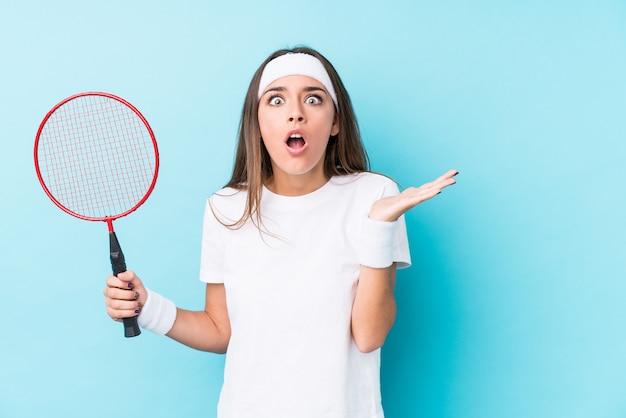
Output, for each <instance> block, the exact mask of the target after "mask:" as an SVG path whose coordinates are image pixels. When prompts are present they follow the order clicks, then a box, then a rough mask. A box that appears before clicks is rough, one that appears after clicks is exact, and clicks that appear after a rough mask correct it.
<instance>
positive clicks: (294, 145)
mask: <svg viewBox="0 0 626 418" xmlns="http://www.w3.org/2000/svg"><path fill="white" fill-rule="evenodd" d="M305 145H306V141H305V140H304V138H302V135H300V134H291V135H289V138H287V146H288V147H289V148H291V149H293V150H299V149H302V148H303V147H304V146H305Z"/></svg>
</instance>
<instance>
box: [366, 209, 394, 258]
mask: <svg viewBox="0 0 626 418" xmlns="http://www.w3.org/2000/svg"><path fill="white" fill-rule="evenodd" d="M395 226H396V222H385V221H375V220H373V219H370V218H369V217H368V218H366V219H365V220H364V221H363V225H361V238H360V240H359V253H358V261H359V264H361V265H363V266H367V267H373V268H385V267H389V266H390V265H391V264H392V263H393V247H392V243H393V232H394V228H395Z"/></svg>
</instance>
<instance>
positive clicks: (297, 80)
mask: <svg viewBox="0 0 626 418" xmlns="http://www.w3.org/2000/svg"><path fill="white" fill-rule="evenodd" d="M307 87H316V88H320V89H322V90H324V91H326V89H325V88H324V85H323V84H322V83H321V82H319V81H318V80H316V79H315V78H313V77H308V76H306V75H288V76H285V77H281V78H279V79H276V80H274V81H272V82H271V83H270V84H269V85H268V86H267V88H266V89H265V91H268V90H273V89H286V90H301V89H305V88H307Z"/></svg>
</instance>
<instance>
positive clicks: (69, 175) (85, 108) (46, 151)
mask: <svg viewBox="0 0 626 418" xmlns="http://www.w3.org/2000/svg"><path fill="white" fill-rule="evenodd" d="M38 159H39V167H40V168H39V169H40V172H41V176H42V180H43V182H44V183H45V185H46V187H47V188H48V190H49V192H50V193H51V194H52V196H54V198H55V199H56V200H57V201H58V202H59V203H60V204H61V205H63V206H64V207H65V208H67V209H68V210H70V211H72V212H74V213H77V214H79V215H81V216H85V217H89V218H105V217H112V216H116V215H119V214H122V213H125V212H127V211H129V210H131V209H132V208H133V207H135V206H136V205H137V204H138V203H139V202H140V201H141V200H142V199H143V198H144V196H146V194H147V193H148V192H149V190H150V188H151V186H152V184H153V182H154V179H155V175H156V168H157V167H156V164H157V152H156V147H155V144H154V141H153V139H152V136H151V133H150V132H149V130H148V128H147V127H146V124H145V123H144V121H143V119H142V118H140V117H139V116H138V115H137V114H136V113H135V112H134V111H133V110H132V109H131V108H129V107H128V106H126V105H125V104H123V103H121V102H118V101H117V100H114V99H111V98H109V97H103V96H82V97H79V98H77V99H74V100H70V101H69V102H67V103H65V104H64V105H62V106H60V107H59V108H58V109H56V110H55V112H54V113H53V114H52V115H50V117H49V119H48V121H47V122H46V124H45V126H44V127H43V130H42V132H41V134H40V139H39V147H38Z"/></svg>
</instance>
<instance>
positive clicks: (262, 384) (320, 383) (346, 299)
mask: <svg viewBox="0 0 626 418" xmlns="http://www.w3.org/2000/svg"><path fill="white" fill-rule="evenodd" d="M397 193H398V188H397V186H396V184H395V183H394V182H393V181H392V180H390V179H388V178H387V177H385V176H382V175H379V174H374V173H359V174H352V175H346V176H336V177H333V178H332V179H330V180H329V181H328V182H327V183H326V184H325V185H324V186H322V187H321V188H320V189H318V190H316V191H314V192H312V193H310V194H307V195H304V196H295V197H293V196H292V197H287V196H281V195H277V194H275V193H272V192H270V191H269V190H268V189H266V188H264V189H263V195H262V200H261V213H262V215H263V223H264V226H265V227H266V228H267V230H269V232H270V233H271V234H272V235H268V234H261V233H260V232H259V230H258V229H257V227H256V226H255V225H254V224H253V222H252V221H248V222H247V223H246V224H245V225H244V226H243V227H242V228H240V229H229V228H227V227H225V226H224V225H222V224H221V223H220V222H219V221H218V220H217V219H216V216H218V217H219V219H220V220H222V221H223V222H226V223H229V222H230V223H232V222H233V221H236V220H238V219H239V218H240V217H241V214H242V213H243V211H244V205H245V200H246V192H245V191H237V190H234V189H230V188H226V189H222V190H221V191H219V192H218V193H216V194H214V195H213V196H211V198H210V199H209V202H208V203H207V209H206V212H205V217H204V230H203V241H202V258H201V268H200V279H201V280H202V281H204V282H206V283H224V286H225V289H226V302H227V306H228V313H229V317H230V323H231V324H230V325H231V338H230V343H229V345H228V351H227V354H226V365H225V370H224V385H223V387H222V392H221V395H220V401H219V405H218V417H220V418H308V417H310V418H381V417H383V411H382V406H381V397H380V350H375V351H373V352H371V353H367V354H364V353H361V352H360V351H359V350H358V348H357V347H356V345H355V343H354V340H353V338H352V335H351V331H350V318H351V310H352V304H353V302H354V297H355V292H356V287H357V282H358V278H359V269H360V266H359V264H358V262H357V261H356V260H357V248H358V241H359V233H360V226H361V223H362V222H363V220H364V219H366V217H367V215H368V213H369V210H370V209H371V207H372V204H373V203H374V202H375V201H376V200H378V199H380V198H381V197H384V196H389V195H395V194H397ZM395 224H396V226H395V236H394V240H393V243H394V244H393V255H394V260H395V261H396V262H397V263H398V267H399V268H402V267H407V266H408V265H410V255H409V248H408V240H407V235H406V227H405V223H404V218H403V217H401V218H400V219H399V220H398V221H396V222H395Z"/></svg>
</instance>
